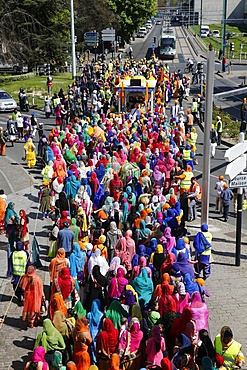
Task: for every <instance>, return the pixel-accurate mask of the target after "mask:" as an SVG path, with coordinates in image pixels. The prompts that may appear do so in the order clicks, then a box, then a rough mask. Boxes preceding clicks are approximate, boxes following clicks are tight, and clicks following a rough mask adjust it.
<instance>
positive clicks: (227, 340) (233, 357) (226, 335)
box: [214, 326, 245, 370]
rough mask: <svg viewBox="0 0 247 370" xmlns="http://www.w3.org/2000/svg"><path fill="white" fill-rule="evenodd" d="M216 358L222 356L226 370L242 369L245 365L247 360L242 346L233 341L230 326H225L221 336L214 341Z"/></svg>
mask: <svg viewBox="0 0 247 370" xmlns="http://www.w3.org/2000/svg"><path fill="white" fill-rule="evenodd" d="M214 345H215V351H216V357H217V355H220V356H222V357H223V358H224V364H223V366H224V367H225V368H226V369H229V370H230V369H234V367H238V368H241V367H242V366H243V365H244V364H245V358H244V355H243V353H242V351H241V349H242V344H240V343H239V342H237V341H236V340H235V339H233V333H232V330H231V328H230V327H229V326H223V327H222V328H221V331H220V334H218V335H216V337H215V340H214Z"/></svg>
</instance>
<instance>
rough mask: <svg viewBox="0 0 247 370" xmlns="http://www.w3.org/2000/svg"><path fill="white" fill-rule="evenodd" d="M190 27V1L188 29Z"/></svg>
mask: <svg viewBox="0 0 247 370" xmlns="http://www.w3.org/2000/svg"><path fill="white" fill-rule="evenodd" d="M189 26H190V0H189V17H188V28H189Z"/></svg>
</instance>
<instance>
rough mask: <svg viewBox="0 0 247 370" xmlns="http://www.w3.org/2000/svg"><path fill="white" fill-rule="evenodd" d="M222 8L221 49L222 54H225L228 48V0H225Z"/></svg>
mask: <svg viewBox="0 0 247 370" xmlns="http://www.w3.org/2000/svg"><path fill="white" fill-rule="evenodd" d="M222 5H223V8H222V38H221V50H222V56H225V48H226V12H227V0H223V4H222Z"/></svg>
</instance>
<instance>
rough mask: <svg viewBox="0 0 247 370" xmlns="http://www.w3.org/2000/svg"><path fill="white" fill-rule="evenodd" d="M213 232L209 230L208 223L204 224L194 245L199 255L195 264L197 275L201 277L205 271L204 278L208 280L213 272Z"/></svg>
mask: <svg viewBox="0 0 247 370" xmlns="http://www.w3.org/2000/svg"><path fill="white" fill-rule="evenodd" d="M212 239H213V236H212V234H211V233H210V232H209V231H208V225H207V224H202V226H201V231H199V232H198V233H197V234H196V236H195V238H194V242H193V246H194V248H195V251H196V255H197V263H196V264H195V275H196V277H200V273H201V272H202V273H203V279H204V280H206V279H207V278H208V277H209V276H210V274H211V263H212V256H211V249H212V245H211V243H212Z"/></svg>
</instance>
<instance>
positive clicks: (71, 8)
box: [70, 0, 76, 80]
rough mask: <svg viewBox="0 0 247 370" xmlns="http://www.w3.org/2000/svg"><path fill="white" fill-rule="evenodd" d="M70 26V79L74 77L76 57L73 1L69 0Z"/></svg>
mask: <svg viewBox="0 0 247 370" xmlns="http://www.w3.org/2000/svg"><path fill="white" fill-rule="evenodd" d="M70 27H71V32H70V33H71V56H72V79H73V80H75V78H76V57H75V23H74V2H73V0H70Z"/></svg>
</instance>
